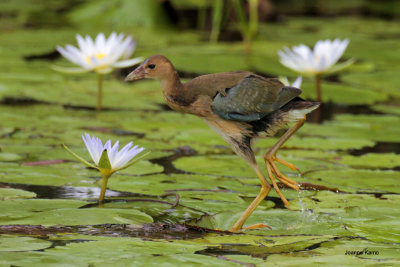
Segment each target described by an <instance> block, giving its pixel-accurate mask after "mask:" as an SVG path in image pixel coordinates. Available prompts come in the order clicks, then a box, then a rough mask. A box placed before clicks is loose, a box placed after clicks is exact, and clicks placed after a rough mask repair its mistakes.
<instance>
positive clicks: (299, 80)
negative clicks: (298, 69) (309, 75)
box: [292, 76, 303, 88]
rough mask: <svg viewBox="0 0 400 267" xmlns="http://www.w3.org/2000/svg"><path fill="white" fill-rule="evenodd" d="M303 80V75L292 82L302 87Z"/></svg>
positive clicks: (293, 84)
mask: <svg viewBox="0 0 400 267" xmlns="http://www.w3.org/2000/svg"><path fill="white" fill-rule="evenodd" d="M302 82H303V77H301V76H299V77H297V79H296V80H295V81H294V82H293V83H292V86H293V87H296V88H300V87H301V83H302Z"/></svg>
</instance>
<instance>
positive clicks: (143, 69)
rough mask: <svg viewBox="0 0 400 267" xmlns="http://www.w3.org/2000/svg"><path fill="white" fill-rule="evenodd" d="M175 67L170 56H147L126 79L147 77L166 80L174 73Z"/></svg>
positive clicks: (134, 79)
mask: <svg viewBox="0 0 400 267" xmlns="http://www.w3.org/2000/svg"><path fill="white" fill-rule="evenodd" d="M174 72H175V69H174V67H173V65H172V63H171V62H170V61H169V60H168V58H166V57H164V56H162V55H154V56H151V57H149V58H147V59H146V60H145V61H144V62H143V63H142V64H141V65H140V66H139V67H137V68H136V69H135V70H134V71H132V72H131V73H129V74H128V76H126V78H125V81H136V80H141V79H145V78H149V79H157V80H164V79H168V77H169V76H170V75H173V73H174Z"/></svg>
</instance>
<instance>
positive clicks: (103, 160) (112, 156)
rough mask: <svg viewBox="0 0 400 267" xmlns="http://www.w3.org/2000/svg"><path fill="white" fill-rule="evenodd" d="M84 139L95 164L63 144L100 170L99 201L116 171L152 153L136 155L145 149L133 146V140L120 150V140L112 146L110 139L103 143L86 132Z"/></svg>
mask: <svg viewBox="0 0 400 267" xmlns="http://www.w3.org/2000/svg"><path fill="white" fill-rule="evenodd" d="M82 139H83V142H84V143H85V145H86V148H87V150H88V151H89V154H90V156H91V157H92V159H93V161H94V163H95V164H94V165H93V164H92V163H89V162H87V161H86V160H85V159H83V158H81V157H80V156H78V155H77V154H75V153H74V152H72V151H71V150H70V149H69V148H68V147H67V146H65V145H63V147H64V148H65V149H66V150H67V151H68V152H69V153H71V154H72V155H73V156H74V157H75V158H77V159H78V160H79V161H80V162H82V163H83V164H85V165H87V166H89V167H92V168H95V169H97V170H99V171H100V173H101V176H102V184H101V191H100V196H99V202H102V201H103V200H104V197H105V194H106V189H107V181H108V178H110V177H111V175H112V174H113V173H114V172H116V171H119V170H122V169H125V168H128V167H129V166H131V165H132V164H133V163H135V162H136V161H138V160H139V159H141V158H143V157H145V156H146V155H148V154H149V153H150V152H147V153H144V154H142V155H141V156H139V157H136V156H137V155H138V154H139V153H140V152H142V151H143V150H144V148H143V147H139V146H133V143H132V142H129V143H128V144H127V145H126V146H124V147H123V148H122V149H121V150H120V151H118V150H119V141H117V142H115V144H114V145H113V146H111V141H110V140H108V141H107V142H106V143H105V144H104V145H103V143H102V142H101V140H100V139H99V138H97V137H95V136H93V137H91V136H90V135H88V134H86V133H85V135H84V136H82ZM132 146H133V147H132ZM135 157H136V158H135Z"/></svg>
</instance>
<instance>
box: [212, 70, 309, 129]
mask: <svg viewBox="0 0 400 267" xmlns="http://www.w3.org/2000/svg"><path fill="white" fill-rule="evenodd" d="M224 94H225V96H224ZM300 94H301V90H300V89H298V88H295V87H288V86H284V85H283V84H282V83H281V82H280V81H279V80H278V79H267V78H264V77H261V76H258V75H249V76H247V77H245V78H244V79H242V80H241V81H239V82H238V83H237V84H236V85H234V86H233V87H231V88H226V90H225V92H219V93H218V94H217V95H216V96H215V98H214V100H213V104H212V110H213V111H214V112H215V113H216V114H218V115H219V116H220V117H222V118H224V119H226V120H237V121H255V120H259V119H261V118H262V117H264V116H265V115H267V114H268V113H271V112H273V111H275V110H277V109H279V108H280V107H282V106H283V105H285V104H286V103H288V102H289V101H290V100H292V99H293V98H295V97H296V96H298V95H300Z"/></svg>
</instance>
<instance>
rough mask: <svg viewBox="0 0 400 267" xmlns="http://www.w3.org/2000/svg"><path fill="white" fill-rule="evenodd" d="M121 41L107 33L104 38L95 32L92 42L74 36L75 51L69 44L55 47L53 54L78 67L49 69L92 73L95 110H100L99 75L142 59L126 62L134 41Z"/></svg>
mask: <svg viewBox="0 0 400 267" xmlns="http://www.w3.org/2000/svg"><path fill="white" fill-rule="evenodd" d="M124 38H125V36H124V34H123V33H120V34H118V35H117V34H116V33H115V32H113V33H111V35H110V37H109V38H108V39H106V37H105V36H104V34H103V33H99V34H98V35H97V37H96V39H95V40H92V38H91V37H90V36H88V35H86V37H85V38H83V37H82V36H81V35H79V34H77V35H76V40H77V41H78V46H79V48H77V47H75V46H72V45H66V46H65V48H63V47H61V46H57V51H58V52H60V54H61V55H63V56H64V57H65V58H66V59H68V60H69V61H71V62H72V63H75V64H76V65H79V66H80V67H79V68H65V67H60V66H53V69H54V70H57V71H60V72H66V73H80V72H89V71H94V72H96V73H97V74H98V92H97V110H101V107H102V90H103V86H102V85H103V75H104V74H107V73H110V72H111V71H112V70H113V69H115V68H126V67H129V66H133V65H135V64H137V63H139V62H140V61H142V60H143V59H142V58H132V59H129V57H130V56H131V55H132V54H133V51H134V50H135V47H136V42H135V41H134V40H133V39H132V37H131V36H129V35H128V36H126V38H125V39H124Z"/></svg>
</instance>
